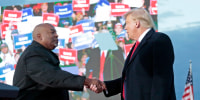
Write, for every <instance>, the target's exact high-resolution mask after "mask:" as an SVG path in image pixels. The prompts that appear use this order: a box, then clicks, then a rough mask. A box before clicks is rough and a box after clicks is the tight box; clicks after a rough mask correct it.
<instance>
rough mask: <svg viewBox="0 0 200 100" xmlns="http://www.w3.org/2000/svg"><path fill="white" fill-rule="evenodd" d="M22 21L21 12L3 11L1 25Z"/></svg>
mask: <svg viewBox="0 0 200 100" xmlns="http://www.w3.org/2000/svg"><path fill="white" fill-rule="evenodd" d="M21 20H22V11H14V10H4V13H3V23H10V22H12V23H14V24H16V23H18V22H21Z"/></svg>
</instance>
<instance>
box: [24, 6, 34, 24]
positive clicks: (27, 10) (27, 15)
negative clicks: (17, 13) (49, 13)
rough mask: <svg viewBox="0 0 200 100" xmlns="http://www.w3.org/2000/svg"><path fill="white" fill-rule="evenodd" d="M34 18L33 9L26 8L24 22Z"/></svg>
mask: <svg viewBox="0 0 200 100" xmlns="http://www.w3.org/2000/svg"><path fill="white" fill-rule="evenodd" d="M32 16H33V10H32V8H26V9H23V10H22V22H26V21H27V19H28V17H32Z"/></svg>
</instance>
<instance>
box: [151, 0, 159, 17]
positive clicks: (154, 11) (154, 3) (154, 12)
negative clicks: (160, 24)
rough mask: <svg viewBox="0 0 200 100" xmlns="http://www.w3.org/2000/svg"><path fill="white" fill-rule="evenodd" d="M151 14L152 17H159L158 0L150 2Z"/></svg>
mask: <svg viewBox="0 0 200 100" xmlns="http://www.w3.org/2000/svg"><path fill="white" fill-rule="evenodd" d="M150 14H151V15H157V14H158V8H157V0H151V1H150Z"/></svg>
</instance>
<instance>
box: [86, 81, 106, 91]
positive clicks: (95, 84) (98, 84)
mask: <svg viewBox="0 0 200 100" xmlns="http://www.w3.org/2000/svg"><path fill="white" fill-rule="evenodd" d="M84 85H85V86H86V87H87V88H89V89H90V90H91V91H93V92H95V93H101V92H102V91H103V90H106V85H105V83H104V82H102V81H100V80H97V79H89V78H86V79H85V82H84Z"/></svg>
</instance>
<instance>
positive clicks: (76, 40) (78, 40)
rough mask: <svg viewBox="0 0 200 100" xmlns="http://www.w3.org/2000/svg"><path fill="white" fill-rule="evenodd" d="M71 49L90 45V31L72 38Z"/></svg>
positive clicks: (91, 40)
mask: <svg viewBox="0 0 200 100" xmlns="http://www.w3.org/2000/svg"><path fill="white" fill-rule="evenodd" d="M72 43H73V46H74V47H73V49H76V50H82V49H86V48H89V47H91V46H92V43H93V36H92V33H86V34H81V35H79V36H76V37H73V38H72Z"/></svg>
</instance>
